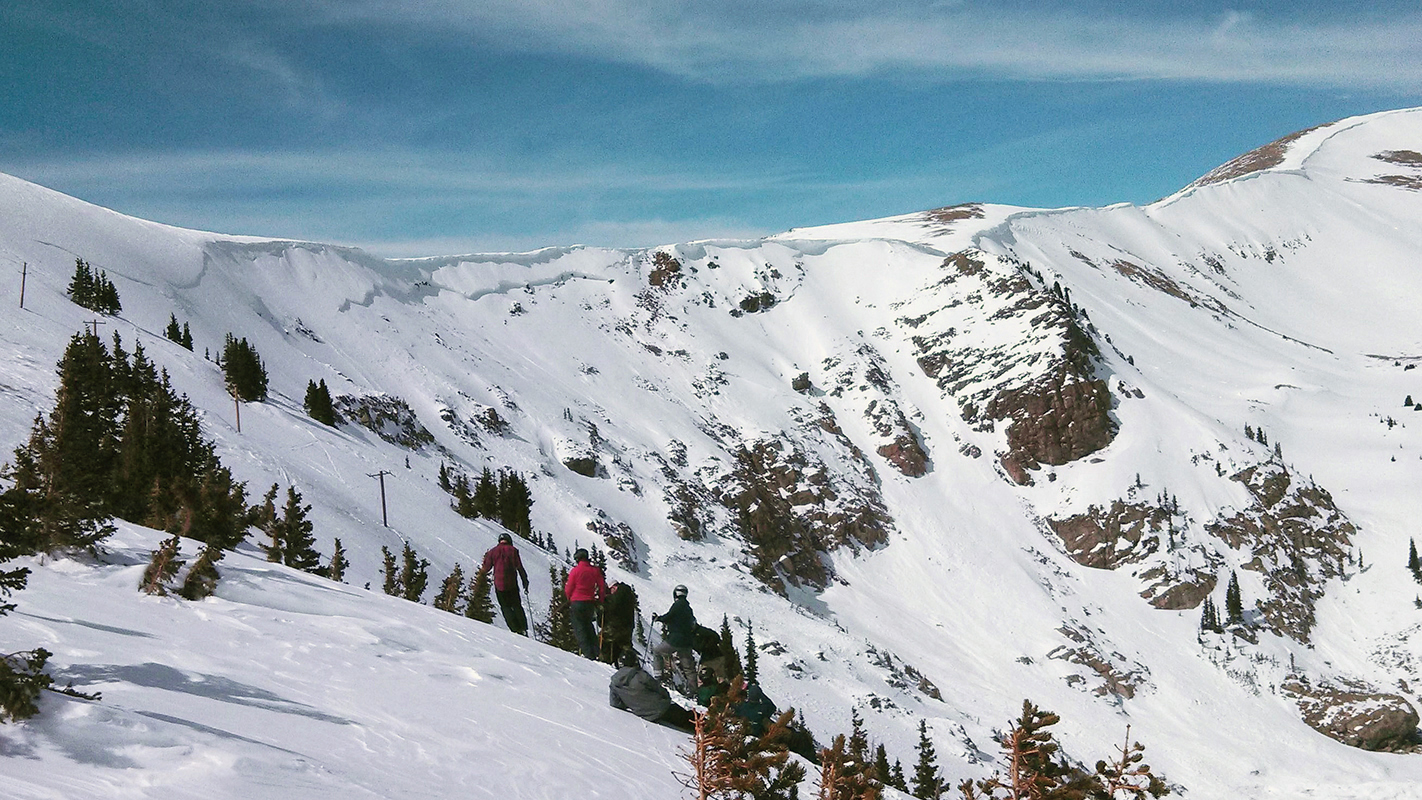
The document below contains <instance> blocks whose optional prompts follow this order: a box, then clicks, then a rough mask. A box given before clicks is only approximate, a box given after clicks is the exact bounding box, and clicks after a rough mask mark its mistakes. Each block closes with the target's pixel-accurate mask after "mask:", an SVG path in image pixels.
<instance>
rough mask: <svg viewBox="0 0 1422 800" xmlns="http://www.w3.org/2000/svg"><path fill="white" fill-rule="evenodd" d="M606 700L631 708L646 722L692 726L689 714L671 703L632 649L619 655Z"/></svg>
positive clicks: (681, 727)
mask: <svg viewBox="0 0 1422 800" xmlns="http://www.w3.org/2000/svg"><path fill="white" fill-rule="evenodd" d="M607 700H608V703H610V704H611V705H612V707H613V708H619V709H622V710H623V711H631V712H632V713H633V714H636V715H637V716H639V717H641V718H642V719H645V720H647V721H648V722H655V723H657V724H659V725H665V726H667V727H668V728H675V729H677V730H679V731H683V732H686V733H691V732H692V731H693V730H694V729H695V723H694V722H693V721H692V718H691V714H690V713H689V712H688V711H687V710H686V709H684V708H682V707H681V706H679V705H677V704H676V703H673V702H672V701H671V694H670V693H668V692H667V690H666V687H665V686H662V685H661V684H660V683H658V682H657V679H656V678H653V677H652V676H651V675H650V674H649V673H648V672H647V671H646V670H644V669H642V663H641V662H640V661H638V660H637V653H636V651H634V650H627V651H626V652H624V653H623V654H622V666H621V669H619V670H617V671H616V672H614V673H613V674H612V682H611V683H610V684H609V685H608V692H607Z"/></svg>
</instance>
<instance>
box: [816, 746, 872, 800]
mask: <svg viewBox="0 0 1422 800" xmlns="http://www.w3.org/2000/svg"><path fill="white" fill-rule="evenodd" d="M850 750H851V746H850V745H849V743H848V742H847V741H846V740H845V738H844V734H840V735H838V736H836V737H834V743H833V744H832V745H831V746H830V747H827V748H825V749H823V750H820V794H819V798H820V800H878V798H879V787H878V786H877V785H876V784H875V783H874V782H873V781H871V780H870V778H869V775H868V774H867V773H866V772H865V769H864V767H865V765H864V763H863V762H861V761H857V760H856V759H855V758H854V755H853V754H852V753H851V752H850Z"/></svg>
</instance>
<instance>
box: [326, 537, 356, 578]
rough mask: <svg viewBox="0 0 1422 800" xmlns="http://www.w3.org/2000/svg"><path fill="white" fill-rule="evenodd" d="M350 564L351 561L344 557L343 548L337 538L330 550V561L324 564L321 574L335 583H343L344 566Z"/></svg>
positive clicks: (344, 575)
mask: <svg viewBox="0 0 1422 800" xmlns="http://www.w3.org/2000/svg"><path fill="white" fill-rule="evenodd" d="M350 565H351V562H350V561H349V560H348V559H347V558H346V551H345V548H343V547H341V540H340V539H337V540H336V544H335V546H334V548H333V549H332V551H331V563H330V564H327V565H326V571H325V572H324V573H323V574H324V575H325V576H326V577H327V578H330V579H331V580H333V581H335V582H336V583H345V580H346V568H347V567H349V566H350Z"/></svg>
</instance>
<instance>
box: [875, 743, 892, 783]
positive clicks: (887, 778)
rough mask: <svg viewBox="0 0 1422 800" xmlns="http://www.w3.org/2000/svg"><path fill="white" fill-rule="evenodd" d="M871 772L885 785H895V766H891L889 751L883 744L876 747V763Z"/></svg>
mask: <svg viewBox="0 0 1422 800" xmlns="http://www.w3.org/2000/svg"><path fill="white" fill-rule="evenodd" d="M869 774H870V775H871V776H873V778H874V780H876V781H878V782H879V783H882V784H884V785H885V786H893V785H894V768H893V767H891V766H889V751H888V750H887V749H885V747H884V745H883V744H880V745H879V746H878V747H876V748H874V765H873V769H871V770H870V773H869Z"/></svg>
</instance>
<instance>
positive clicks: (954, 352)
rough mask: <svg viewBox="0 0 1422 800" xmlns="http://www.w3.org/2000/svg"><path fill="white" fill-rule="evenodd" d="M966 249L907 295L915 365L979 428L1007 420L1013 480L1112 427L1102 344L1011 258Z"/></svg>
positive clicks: (1101, 437) (1088, 446)
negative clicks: (1101, 370)
mask: <svg viewBox="0 0 1422 800" xmlns="http://www.w3.org/2000/svg"><path fill="white" fill-rule="evenodd" d="M989 258H990V257H989V256H988V255H987V254H985V253H983V252H981V251H979V250H964V251H962V252H959V253H955V254H953V255H952V256H949V257H948V258H947V259H946V260H945V261H944V262H943V270H944V272H945V273H946V274H945V275H944V277H943V278H942V279H941V280H940V281H938V282H937V283H935V284H934V285H932V286H930V287H928V288H927V289H925V290H923V291H922V292H920V293H919V294H918V295H917V296H915V297H914V298H913V299H911V300H910V301H909V302H907V303H905V304H904V306H903V307H902V310H903V311H904V312H905V313H904V316H902V317H900V318H899V320H898V322H899V324H900V325H902V326H903V327H904V328H906V329H908V331H909V335H910V339H911V341H912V342H913V344H914V347H915V348H916V350H917V354H918V363H919V366H920V367H922V369H923V371H924V373H925V374H927V375H928V376H929V377H930V378H933V379H934V380H935V381H936V382H937V384H938V387H939V389H941V390H942V391H943V392H944V394H945V395H947V396H948V397H949V398H950V399H952V400H953V401H954V402H955V403H956V404H957V406H958V408H959V409H960V411H961V413H962V415H963V419H964V420H966V421H968V422H969V423H971V424H974V425H976V426H977V427H978V428H979V429H981V430H992V429H993V428H994V426H995V424H996V423H998V422H1004V421H1005V422H1006V423H1007V451H1006V452H1004V453H1000V454H999V458H1000V460H1001V462H1002V466H1003V469H1004V470H1005V471H1006V473H1007V475H1008V476H1009V477H1010V478H1011V479H1012V480H1014V481H1016V482H1017V483H1020V484H1026V483H1030V482H1031V480H1032V477H1031V474H1030V472H1029V470H1032V469H1036V468H1037V467H1039V466H1041V465H1042V464H1065V463H1067V462H1069V461H1074V460H1076V459H1079V458H1082V457H1084V456H1087V455H1090V454H1091V453H1094V452H1096V451H1097V450H1100V449H1101V448H1103V447H1105V446H1106V445H1108V444H1110V442H1111V440H1112V439H1113V438H1114V437H1115V435H1116V423H1115V421H1114V420H1113V419H1112V418H1111V405H1112V399H1111V392H1110V388H1109V386H1108V384H1107V383H1106V381H1105V380H1103V379H1101V378H1098V377H1097V376H1096V365H1097V362H1098V360H1099V358H1100V350H1099V348H1098V347H1097V346H1096V343H1095V342H1094V341H1093V340H1092V339H1091V337H1090V336H1089V335H1088V334H1087V333H1086V331H1085V330H1083V329H1082V327H1081V326H1080V325H1078V324H1077V321H1076V318H1075V317H1074V315H1073V313H1072V310H1071V307H1070V305H1069V304H1068V303H1067V302H1066V301H1065V300H1064V299H1063V298H1062V297H1059V296H1058V295H1056V294H1054V293H1052V292H1050V291H1043V290H1038V289H1037V288H1036V287H1034V285H1033V284H1032V282H1031V281H1030V280H1028V279H1027V277H1026V276H1025V275H1024V274H1023V272H1022V271H1021V270H1020V269H1019V267H1018V266H1017V264H1016V263H1015V262H1012V261H1011V260H1010V259H1001V258H991V261H990V260H989Z"/></svg>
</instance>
